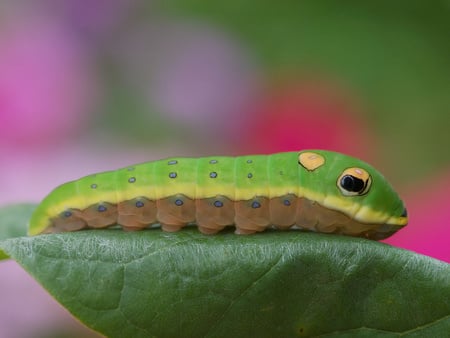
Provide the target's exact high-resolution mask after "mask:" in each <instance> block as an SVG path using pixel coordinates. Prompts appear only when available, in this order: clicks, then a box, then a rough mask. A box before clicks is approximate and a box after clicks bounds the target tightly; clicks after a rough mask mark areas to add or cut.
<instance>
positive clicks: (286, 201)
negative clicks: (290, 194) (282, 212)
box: [283, 200, 291, 207]
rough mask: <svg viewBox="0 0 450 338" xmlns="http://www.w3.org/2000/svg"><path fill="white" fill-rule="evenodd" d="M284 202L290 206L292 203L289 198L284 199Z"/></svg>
mask: <svg viewBox="0 0 450 338" xmlns="http://www.w3.org/2000/svg"><path fill="white" fill-rule="evenodd" d="M283 204H284V205H285V206H287V207H288V206H290V205H291V201H289V200H284V201H283Z"/></svg>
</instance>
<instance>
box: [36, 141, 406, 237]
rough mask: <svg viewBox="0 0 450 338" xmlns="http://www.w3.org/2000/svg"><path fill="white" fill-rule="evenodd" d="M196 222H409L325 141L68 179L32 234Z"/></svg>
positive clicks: (381, 182)
mask: <svg viewBox="0 0 450 338" xmlns="http://www.w3.org/2000/svg"><path fill="white" fill-rule="evenodd" d="M155 223H160V224H161V227H162V229H163V230H165V231H178V230H179V229H181V228H182V227H184V226H185V225H187V224H189V223H195V224H197V226H198V228H199V230H200V231H201V232H203V233H205V234H214V233H216V232H218V231H220V230H222V229H223V228H224V227H226V226H229V225H235V227H236V233H239V234H251V233H254V232H259V231H263V230H265V229H266V228H268V227H271V226H274V227H276V228H279V229H288V228H290V227H292V226H294V225H296V226H298V227H300V228H304V229H308V230H312V231H318V232H325V233H339V234H344V235H350V236H360V237H367V238H370V239H376V240H378V239H384V238H386V237H389V236H390V235H392V234H393V233H395V232H396V231H397V230H399V229H400V228H402V227H403V226H405V225H406V224H407V213H406V209H405V207H404V204H403V202H402V201H401V200H400V198H399V196H398V195H397V193H396V192H395V191H394V190H393V189H392V187H391V186H390V185H389V183H388V182H387V181H386V180H385V179H384V177H383V176H382V175H381V174H380V173H379V172H378V171H376V170H375V169H374V168H373V167H371V166H370V165H368V164H367V163H365V162H363V161H360V160H358V159H355V158H352V157H349V156H346V155H343V154H339V153H335V152H330V151H322V150H306V151H301V152H287V153H278V154H272V155H267V156H266V155H251V156H240V157H223V156H214V157H204V158H169V159H165V160H159V161H154V162H148V163H143V164H138V165H135V166H130V167H127V168H123V169H119V170H116V171H108V172H104V173H99V174H93V175H90V176H86V177H83V178H81V179H79V180H76V181H72V182H68V183H65V184H63V185H61V186H59V187H57V188H56V189H55V190H54V191H52V192H51V193H50V194H49V195H48V196H47V197H46V198H45V199H44V200H43V201H42V203H41V204H40V205H39V206H38V207H37V209H36V211H35V212H34V214H33V215H32V218H31V221H30V226H29V234H30V235H36V234H39V233H53V232H61V231H75V230H80V229H84V228H104V227H108V226H111V225H115V224H119V225H121V226H122V228H123V229H125V230H140V229H144V228H147V227H148V226H149V225H151V224H155Z"/></svg>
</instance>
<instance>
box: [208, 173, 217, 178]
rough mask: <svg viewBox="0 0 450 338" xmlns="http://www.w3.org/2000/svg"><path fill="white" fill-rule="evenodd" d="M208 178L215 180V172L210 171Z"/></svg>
mask: <svg viewBox="0 0 450 338" xmlns="http://www.w3.org/2000/svg"><path fill="white" fill-rule="evenodd" d="M209 177H211V178H216V177H217V173H216V172H215V171H212V172H210V173H209Z"/></svg>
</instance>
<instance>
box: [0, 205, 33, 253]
mask: <svg viewBox="0 0 450 338" xmlns="http://www.w3.org/2000/svg"><path fill="white" fill-rule="evenodd" d="M34 208H35V206H34V205H32V204H18V205H10V206H6V207H3V208H0V240H2V239H7V238H14V237H20V236H26V235H27V227H28V220H29V219H30V216H31V213H32V212H33V210H34ZM6 258H9V257H8V255H7V254H6V253H5V252H3V251H2V250H0V260H2V259H6Z"/></svg>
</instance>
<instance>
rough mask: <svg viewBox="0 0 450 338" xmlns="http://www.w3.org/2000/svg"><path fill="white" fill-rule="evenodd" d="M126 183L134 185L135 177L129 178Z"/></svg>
mask: <svg viewBox="0 0 450 338" xmlns="http://www.w3.org/2000/svg"><path fill="white" fill-rule="evenodd" d="M128 182H129V183H134V182H136V177H130V178H129V179H128Z"/></svg>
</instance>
